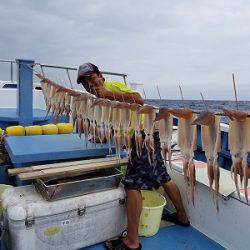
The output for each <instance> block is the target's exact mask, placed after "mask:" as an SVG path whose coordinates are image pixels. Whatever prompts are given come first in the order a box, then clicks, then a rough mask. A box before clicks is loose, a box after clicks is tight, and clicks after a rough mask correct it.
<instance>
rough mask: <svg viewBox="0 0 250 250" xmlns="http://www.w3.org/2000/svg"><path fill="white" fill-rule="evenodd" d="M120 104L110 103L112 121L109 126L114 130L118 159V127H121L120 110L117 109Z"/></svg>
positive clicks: (119, 146) (119, 144)
mask: <svg viewBox="0 0 250 250" xmlns="http://www.w3.org/2000/svg"><path fill="white" fill-rule="evenodd" d="M119 105H120V103H119V102H116V101H113V102H112V120H111V124H112V125H113V129H114V142H115V151H116V154H117V156H118V158H119V159H120V149H121V134H120V125H121V108H120V107H119Z"/></svg>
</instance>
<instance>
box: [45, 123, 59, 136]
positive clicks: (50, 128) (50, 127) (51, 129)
mask: <svg viewBox="0 0 250 250" xmlns="http://www.w3.org/2000/svg"><path fill="white" fill-rule="evenodd" d="M42 131H43V134H44V135H57V134H58V128H57V126H56V125H55V124H46V125H43V126H42Z"/></svg>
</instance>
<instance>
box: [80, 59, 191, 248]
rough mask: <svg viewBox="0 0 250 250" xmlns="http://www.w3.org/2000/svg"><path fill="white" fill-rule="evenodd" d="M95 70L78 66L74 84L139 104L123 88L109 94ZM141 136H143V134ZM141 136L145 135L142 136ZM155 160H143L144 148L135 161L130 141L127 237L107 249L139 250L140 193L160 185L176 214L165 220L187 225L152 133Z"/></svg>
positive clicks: (126, 182) (135, 95) (126, 183)
mask: <svg viewBox="0 0 250 250" xmlns="http://www.w3.org/2000/svg"><path fill="white" fill-rule="evenodd" d="M104 80H105V79H104V78H103V76H102V74H101V73H100V71H99V69H98V68H97V67H96V66H95V65H93V64H91V63H85V64H83V65H81V66H80V67H79V70H78V78H77V82H78V83H79V84H80V83H81V84H82V85H83V86H84V88H85V89H86V90H87V91H88V92H90V93H92V94H94V95H96V96H98V97H102V98H107V99H110V100H117V101H121V102H122V101H125V102H129V103H133V102H136V103H138V104H141V105H143V103H144V102H143V99H142V98H141V96H140V95H139V94H138V93H136V92H133V91H132V90H130V89H129V88H127V87H126V86H124V85H123V87H121V86H120V87H119V85H118V86H116V87H117V88H115V91H110V90H111V89H112V87H110V83H106V82H105V81H104ZM143 135H144V133H143ZM144 136H145V135H144ZM154 147H155V157H154V158H155V159H154V163H153V166H150V164H149V162H148V157H147V149H146V148H145V147H144V148H143V150H142V156H141V157H140V158H139V157H138V156H137V154H136V148H135V143H134V138H133V147H132V152H131V161H130V162H129V164H128V169H127V173H126V176H125V179H124V181H123V184H124V188H125V191H126V211H127V222H128V228H127V235H126V236H125V237H122V236H121V237H119V238H118V239H117V240H110V241H107V242H105V247H106V248H107V249H141V244H140V243H139V237H138V227H139V220H140V214H141V211H142V197H141V193H140V190H143V189H146V190H152V189H153V188H155V189H158V188H159V187H160V186H163V188H164V190H165V192H166V193H167V195H168V196H169V198H170V199H171V201H172V202H173V204H174V206H175V208H176V211H177V212H176V213H174V214H172V215H169V216H167V218H165V219H166V220H170V221H172V222H175V223H177V224H179V225H182V226H189V221H188V218H187V216H186V212H185V210H184V207H183V204H182V201H181V195H180V192H179V189H178V187H177V186H176V185H175V184H174V182H173V181H172V180H171V178H170V176H169V175H168V173H167V171H166V167H165V166H164V162H163V159H162V156H161V150H160V139H159V132H158V131H157V129H156V130H155V132H154Z"/></svg>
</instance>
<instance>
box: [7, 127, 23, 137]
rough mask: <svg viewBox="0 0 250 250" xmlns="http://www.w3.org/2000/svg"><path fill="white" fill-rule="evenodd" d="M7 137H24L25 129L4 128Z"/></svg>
mask: <svg viewBox="0 0 250 250" xmlns="http://www.w3.org/2000/svg"><path fill="white" fill-rule="evenodd" d="M6 133H7V135H8V136H23V135H25V128H24V127H23V126H10V127H8V128H6Z"/></svg>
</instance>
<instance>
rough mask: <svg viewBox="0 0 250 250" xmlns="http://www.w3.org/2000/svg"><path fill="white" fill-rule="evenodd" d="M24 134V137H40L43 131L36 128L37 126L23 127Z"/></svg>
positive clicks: (39, 127) (38, 127)
mask: <svg viewBox="0 0 250 250" xmlns="http://www.w3.org/2000/svg"><path fill="white" fill-rule="evenodd" d="M25 132H26V135H42V134H43V130H42V128H41V126H38V125H36V126H28V127H25Z"/></svg>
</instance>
